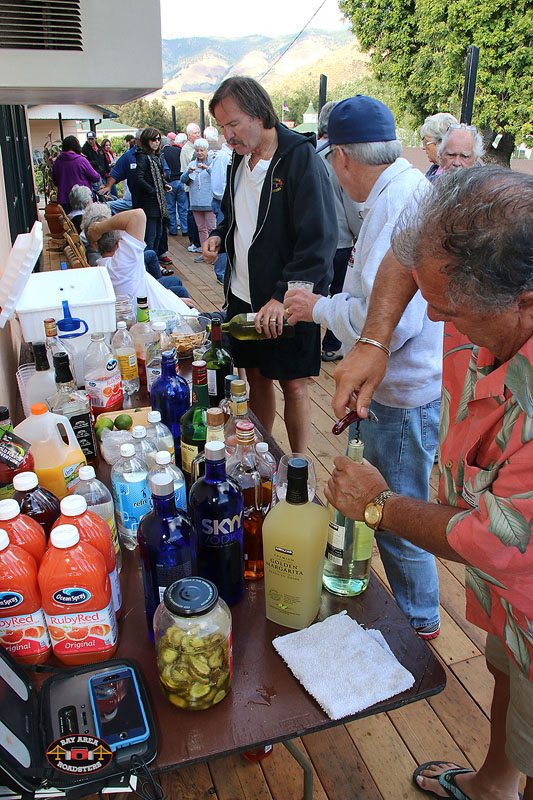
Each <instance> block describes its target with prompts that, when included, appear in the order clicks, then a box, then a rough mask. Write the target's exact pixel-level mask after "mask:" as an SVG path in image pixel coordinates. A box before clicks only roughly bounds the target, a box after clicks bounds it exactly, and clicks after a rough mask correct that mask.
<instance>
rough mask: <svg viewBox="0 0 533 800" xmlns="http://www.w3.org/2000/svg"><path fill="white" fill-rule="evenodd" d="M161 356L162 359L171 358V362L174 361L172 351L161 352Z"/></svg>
mask: <svg viewBox="0 0 533 800" xmlns="http://www.w3.org/2000/svg"><path fill="white" fill-rule="evenodd" d="M161 356H162V357H163V358H171V359H172V360H173V361H175V358H174V350H163V352H162V353H161Z"/></svg>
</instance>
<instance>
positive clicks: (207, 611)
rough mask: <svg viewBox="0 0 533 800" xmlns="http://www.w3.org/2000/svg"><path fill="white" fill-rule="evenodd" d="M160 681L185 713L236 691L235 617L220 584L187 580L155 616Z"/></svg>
mask: <svg viewBox="0 0 533 800" xmlns="http://www.w3.org/2000/svg"><path fill="white" fill-rule="evenodd" d="M154 636H155V646H156V656H157V668H158V670H159V681H160V684H161V688H162V690H163V693H164V694H165V695H166V696H167V697H168V699H169V700H170V702H171V703H173V704H174V705H176V706H178V707H179V708H184V709H192V710H201V709H204V708H210V707H211V706H214V705H215V703H219V702H220V701H221V700H222V699H223V698H224V697H225V696H226V695H227V693H228V692H229V690H230V689H231V676H232V653H231V612H230V610H229V608H228V606H227V605H226V603H225V602H224V600H222V598H219V596H218V590H217V587H216V586H215V584H214V583H211V581H208V580H207V579H205V578H196V577H191V578H181V579H180V580H178V581H176V582H175V583H173V584H172V585H171V586H169V587H168V588H167V589H166V591H165V594H164V597H163V602H162V603H160V604H159V606H158V607H157V609H156V612H155V614H154Z"/></svg>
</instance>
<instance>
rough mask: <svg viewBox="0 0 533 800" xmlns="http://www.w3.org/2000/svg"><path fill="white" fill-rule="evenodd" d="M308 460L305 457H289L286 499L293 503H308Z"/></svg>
mask: <svg viewBox="0 0 533 800" xmlns="http://www.w3.org/2000/svg"><path fill="white" fill-rule="evenodd" d="M307 472H308V468H307V460H306V459H305V458H289V463H288V464H287V495H286V498H285V499H286V500H287V502H288V503H292V504H293V505H296V504H300V503H307V502H308V500H309V495H308V494H307Z"/></svg>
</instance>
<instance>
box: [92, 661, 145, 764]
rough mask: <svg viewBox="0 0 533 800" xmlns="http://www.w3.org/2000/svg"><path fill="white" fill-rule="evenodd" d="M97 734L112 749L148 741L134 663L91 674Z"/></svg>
mask: <svg viewBox="0 0 533 800" xmlns="http://www.w3.org/2000/svg"><path fill="white" fill-rule="evenodd" d="M89 696H90V698H91V706H92V710H93V717H94V724H95V728H96V735H97V736H99V737H100V738H101V739H103V740H104V741H105V742H107V744H108V745H109V746H110V748H111V750H118V749H119V748H121V747H128V746H129V745H131V744H136V743H137V742H144V741H146V739H148V737H149V735H150V730H149V728H148V722H147V720H146V714H145V713H144V707H143V702H142V698H141V693H140V691H139V684H138V683H137V678H136V677H135V673H134V671H133V670H132V668H131V667H120V668H119V669H117V670H116V671H115V672H106V673H102V674H100V675H93V676H92V677H91V678H89Z"/></svg>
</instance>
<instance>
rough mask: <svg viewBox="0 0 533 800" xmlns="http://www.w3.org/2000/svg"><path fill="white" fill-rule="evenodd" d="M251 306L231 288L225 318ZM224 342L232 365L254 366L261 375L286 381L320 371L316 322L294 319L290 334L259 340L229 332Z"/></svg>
mask: <svg viewBox="0 0 533 800" xmlns="http://www.w3.org/2000/svg"><path fill="white" fill-rule="evenodd" d="M251 311H252V307H251V305H250V304H249V303H245V302H244V300H241V299H240V298H239V297H235V295H233V294H232V293H231V292H230V293H229V298H228V309H227V312H226V319H227V320H228V321H229V320H230V319H231V318H232V317H234V316H235V315H236V314H249V313H251ZM227 343H228V347H229V350H230V352H231V355H232V356H233V361H234V362H235V366H236V367H244V368H245V369H246V368H247V367H257V368H258V369H259V372H260V373H261V375H262V376H263V377H264V378H271V379H272V380H281V381H290V380H293V379H295V378H309V377H311V376H312V375H318V374H319V373H320V364H321V361H320V353H321V345H320V326H319V325H316V324H315V323H314V322H298V324H297V325H296V331H295V336H294V338H291V339H286V338H285V337H283V336H280V337H278V338H276V339H265V340H263V341H242V340H240V339H235V338H234V337H233V336H228V337H227Z"/></svg>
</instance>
